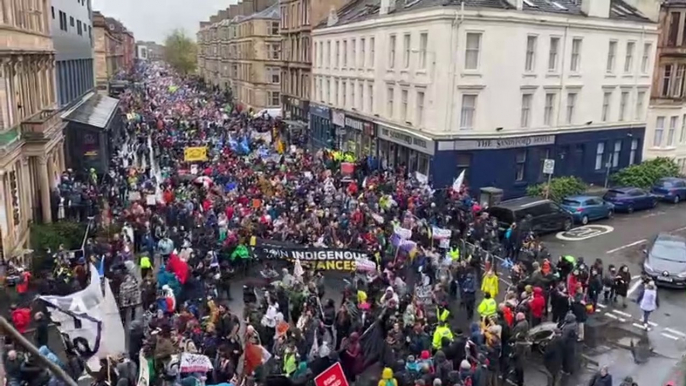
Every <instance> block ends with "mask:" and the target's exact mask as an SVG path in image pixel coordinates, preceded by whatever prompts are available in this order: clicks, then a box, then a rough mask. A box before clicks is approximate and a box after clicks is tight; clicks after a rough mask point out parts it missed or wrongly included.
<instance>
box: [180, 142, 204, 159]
mask: <svg viewBox="0 0 686 386" xmlns="http://www.w3.org/2000/svg"><path fill="white" fill-rule="evenodd" d="M183 160H184V161H186V162H198V161H207V146H197V147H187V148H185V149H183Z"/></svg>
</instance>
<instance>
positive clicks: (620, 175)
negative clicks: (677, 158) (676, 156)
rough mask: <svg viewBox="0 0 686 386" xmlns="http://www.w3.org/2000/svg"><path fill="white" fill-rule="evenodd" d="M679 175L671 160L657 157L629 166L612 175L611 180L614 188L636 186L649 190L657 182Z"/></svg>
mask: <svg viewBox="0 0 686 386" xmlns="http://www.w3.org/2000/svg"><path fill="white" fill-rule="evenodd" d="M678 175H679V165H677V164H676V162H674V160H673V159H671V158H666V157H658V158H653V159H651V160H647V161H643V162H641V163H640V164H638V165H631V166H629V167H626V168H624V169H621V170H619V171H618V172H617V173H615V174H613V175H612V177H611V179H612V182H613V183H614V184H615V185H616V186H637V187H639V188H646V189H647V188H650V187H651V186H653V184H655V182H656V181H657V180H659V179H660V178H664V177H676V176H678Z"/></svg>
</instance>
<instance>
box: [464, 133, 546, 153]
mask: <svg viewBox="0 0 686 386" xmlns="http://www.w3.org/2000/svg"><path fill="white" fill-rule="evenodd" d="M554 144H555V136H554V135H536V136H530V137H514V138H495V139H474V140H469V141H456V142H455V150H487V149H512V148H516V147H530V146H543V145H554Z"/></svg>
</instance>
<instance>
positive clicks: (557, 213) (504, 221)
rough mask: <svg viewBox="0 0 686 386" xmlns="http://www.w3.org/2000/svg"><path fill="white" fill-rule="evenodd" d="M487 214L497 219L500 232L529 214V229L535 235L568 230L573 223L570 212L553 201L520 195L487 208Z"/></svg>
mask: <svg viewBox="0 0 686 386" xmlns="http://www.w3.org/2000/svg"><path fill="white" fill-rule="evenodd" d="M487 212H488V214H489V215H491V216H493V217H495V218H497V219H498V226H499V228H500V231H501V232H505V230H507V228H509V227H510V224H512V223H513V222H516V223H517V225H520V223H521V221H522V220H523V219H525V218H526V217H527V216H529V215H530V216H531V230H532V231H533V232H534V233H536V234H537V235H540V234H543V233H550V232H558V231H566V230H569V229H570V228H571V227H572V225H573V224H574V219H573V218H572V214H571V213H569V212H567V211H566V210H564V209H563V208H562V207H561V206H560V205H558V204H556V203H554V202H553V201H550V200H546V199H541V198H538V197H522V198H517V199H514V200H507V201H503V202H501V203H500V204H498V205H495V206H492V207H490V208H488V210H487Z"/></svg>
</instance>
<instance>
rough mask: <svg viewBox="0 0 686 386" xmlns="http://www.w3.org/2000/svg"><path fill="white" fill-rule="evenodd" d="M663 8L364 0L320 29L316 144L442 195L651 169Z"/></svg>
mask: <svg viewBox="0 0 686 386" xmlns="http://www.w3.org/2000/svg"><path fill="white" fill-rule="evenodd" d="M656 4H657V3H656V2H654V1H647V0H624V1H622V0H592V1H590V0H582V1H572V0H504V1H490V0H472V1H468V2H463V1H458V0H454V1H441V2H436V1H433V0H381V2H380V4H376V5H375V4H370V3H369V2H368V1H363V0H354V1H353V2H352V3H351V4H348V5H346V6H345V7H344V8H343V9H341V10H340V11H339V12H338V13H337V14H332V15H330V17H329V18H328V20H327V21H326V23H322V24H323V25H321V26H320V27H318V28H316V29H314V30H313V32H312V38H313V44H314V47H313V54H312V60H313V66H312V72H313V78H314V79H313V82H314V83H313V85H314V87H313V90H312V93H311V95H310V126H311V130H310V134H311V142H312V144H313V145H316V146H317V147H322V146H326V147H334V148H338V149H342V150H346V151H350V152H353V153H355V154H356V155H357V156H358V157H372V158H374V159H376V160H377V161H378V162H380V163H382V164H383V165H386V166H399V165H403V166H405V167H406V168H407V169H408V171H410V172H416V173H419V174H417V175H418V176H424V177H427V178H428V179H429V180H430V181H432V182H433V185H434V186H435V187H436V188H444V187H448V186H450V185H451V184H452V182H453V181H454V179H455V178H456V177H457V176H458V175H459V174H460V173H461V172H462V171H463V170H464V171H465V176H466V182H467V183H468V184H469V186H470V188H471V189H472V191H473V192H475V193H476V192H478V191H479V189H480V188H484V187H491V186H492V187H497V188H501V189H503V190H504V194H505V197H516V196H522V195H524V194H525V193H526V188H527V186H530V185H533V184H537V183H540V182H543V181H545V180H546V178H547V175H546V174H545V173H544V168H543V164H544V161H545V160H553V161H554V168H553V169H554V170H553V175H554V176H568V175H574V176H578V177H580V178H582V179H584V180H585V181H586V182H588V183H594V184H603V183H604V181H605V178H606V176H607V174H608V172H612V171H614V170H617V169H619V168H622V167H626V166H628V165H631V164H634V163H638V162H640V161H641V159H642V149H643V145H644V139H645V122H646V113H647V109H648V104H649V101H650V99H649V92H650V86H651V75H652V74H653V68H654V61H655V60H654V57H655V50H656V47H657V46H658V28H657V24H656V23H654V22H653V21H651V20H655V19H656V15H657V9H656V7H654V5H656ZM679 36H680V35H679Z"/></svg>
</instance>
